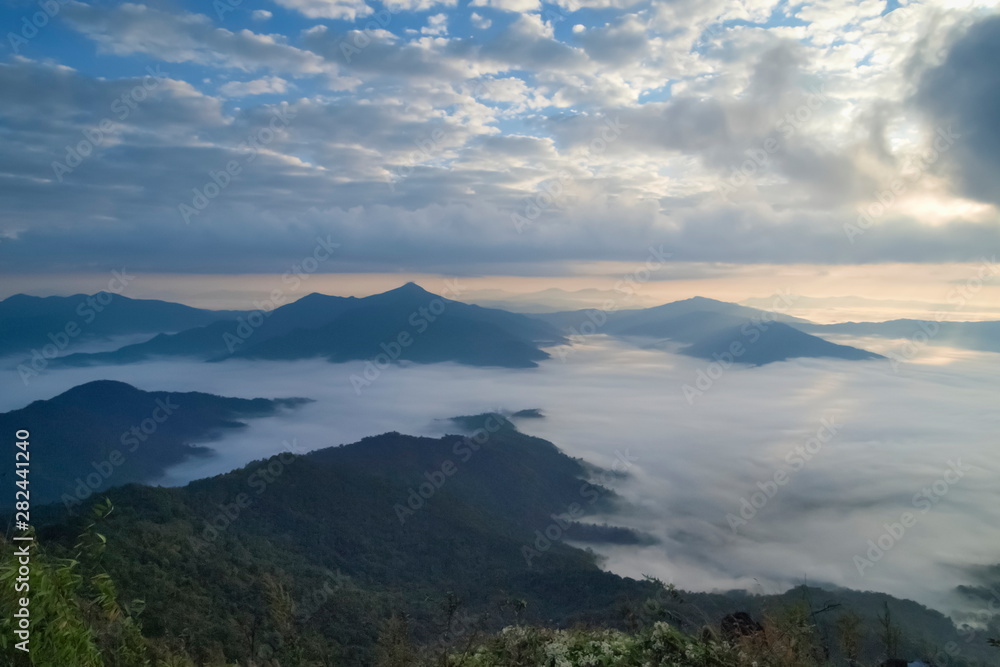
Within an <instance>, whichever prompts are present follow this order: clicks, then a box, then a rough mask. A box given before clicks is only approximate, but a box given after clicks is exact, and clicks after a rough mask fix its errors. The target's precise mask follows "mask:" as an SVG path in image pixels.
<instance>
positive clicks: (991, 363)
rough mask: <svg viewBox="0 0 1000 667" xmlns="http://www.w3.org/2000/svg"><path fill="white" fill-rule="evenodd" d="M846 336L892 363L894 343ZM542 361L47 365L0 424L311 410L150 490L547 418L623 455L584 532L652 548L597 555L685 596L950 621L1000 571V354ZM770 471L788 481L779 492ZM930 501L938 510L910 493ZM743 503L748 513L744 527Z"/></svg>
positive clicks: (580, 354) (585, 442) (565, 353)
mask: <svg viewBox="0 0 1000 667" xmlns="http://www.w3.org/2000/svg"><path fill="white" fill-rule="evenodd" d="M838 342H848V341H846V340H838ZM853 342H855V344H858V345H862V346H866V347H867V348H868V349H873V350H874V351H878V352H883V353H884V352H887V351H892V350H893V349H894V346H895V345H898V342H893V341H885V340H876V339H873V340H865V341H853ZM552 352H553V358H552V359H550V360H548V361H546V362H543V363H542V364H541V366H540V367H539V368H535V369H528V370H508V369H495V368H489V369H484V368H473V367H467V366H460V365H456V364H450V363H449V364H434V365H413V364H404V365H399V366H392V367H390V368H387V369H385V370H383V371H381V373H380V375H379V376H378V377H377V378H376V379H375V380H374V381H372V382H371V384H370V385H367V386H364V387H362V388H361V390H360V391H358V389H357V388H356V386H355V385H352V382H351V376H352V375H360V374H361V373H363V370H364V362H352V363H345V364H329V363H326V362H323V361H318V360H314V361H296V362H245V361H234V362H224V363H215V364H207V363H198V362H194V361H177V360H169V361H154V362H148V363H143V364H137V365H128V366H106V367H88V368H66V369H53V370H48V371H46V372H44V373H42V374H41V375H40V376H39V377H37V378H33V379H32V380H31V382H30V384H29V385H27V386H24V385H23V384H21V383H20V382H18V383H17V384H16V385H15V386H16V387H17V389H16V390H15V391H12V392H8V393H6V394H4V395H3V396H2V397H0V411H7V410H11V409H16V408H19V407H23V406H24V405H27V404H28V403H29V402H31V401H32V400H36V399H42V398H50V397H52V396H55V395H57V394H59V393H61V392H62V391H65V390H67V389H69V388H71V387H73V386H76V385H79V384H82V383H84V382H88V381H90V380H95V379H113V380H121V381H124V382H128V383H130V384H132V385H134V386H136V387H138V388H140V389H144V390H149V391H203V392H209V393H214V394H220V395H224V396H238V397H246V398H251V397H257V396H263V397H268V398H277V397H291V396H302V397H307V398H311V399H314V401H315V402H313V403H310V404H308V405H305V406H303V407H301V408H298V409H295V410H290V411H283V412H281V413H280V414H278V415H276V416H274V417H268V418H264V419H255V420H252V421H250V422H249V424H250V425H249V427H248V428H247V429H244V430H241V431H240V432H234V433H231V434H229V435H226V436H225V437H224V438H223V439H221V440H219V441H216V442H213V443H211V446H212V447H213V448H214V449H215V451H216V454H215V455H214V456H211V457H209V458H204V459H194V460H190V461H188V462H185V463H184V464H181V465H179V466H177V467H175V468H173V469H171V470H170V471H168V474H167V475H166V476H165V477H164V478H163V479H162V480H160V483H161V484H163V485H178V484H183V483H185V482H187V481H190V480H191V479H196V478H201V477H206V476H211V475H215V474H219V473H222V472H227V471H229V470H232V469H233V468H236V467H239V466H241V465H244V464H246V463H247V462H249V461H252V460H255V459H260V458H264V457H267V456H270V455H272V454H275V453H278V452H280V451H283V450H287V449H292V450H293V451H300V452H301V451H308V450H312V449H317V448H322V447H329V446H335V445H340V444H345V443H350V442H354V441H357V440H359V439H360V438H362V437H364V436H367V435H372V434H377V433H383V432H386V431H400V432H403V433H410V434H417V435H440V434H443V433H447V432H455V431H456V429H455V427H454V426H453V425H451V424H450V423H449V422H448V421H447V418H448V417H451V416H455V415H462V414H473V413H479V412H484V411H494V410H511V411H513V410H519V409H524V408H540V409H541V410H542V411H543V412H544V414H545V419H531V420H521V421H519V424H518V425H519V427H520V428H521V429H522V430H524V431H525V432H528V433H530V434H532V435H537V436H540V437H543V438H546V439H548V440H551V441H552V442H554V443H555V444H556V445H558V446H559V447H560V448H561V449H563V450H564V451H565V452H567V453H568V454H570V455H572V456H578V457H581V458H583V459H585V460H587V461H589V462H591V463H593V464H595V465H597V466H601V467H604V468H611V467H613V466H614V464H615V461H616V459H617V460H621V456H623V455H624V456H625V457H627V458H628V460H630V461H632V464H631V465H630V466H629V468H628V475H627V476H626V477H624V478H622V479H620V480H617V481H616V482H615V483H614V487H615V489H616V491H617V492H618V493H619V494H620V495H622V497H623V498H624V499H625V500H626V501H627V504H628V508H627V509H626V510H625V511H623V512H622V513H620V514H618V515H616V516H611V517H595V518H594V520H601V521H603V520H607V521H608V522H611V523H616V524H618V525H626V526H630V527H634V528H636V529H638V530H641V531H644V532H646V533H649V534H651V535H653V536H654V537H656V538H657V540H658V542H657V543H656V544H654V545H651V546H643V547H636V546H627V547H626V546H609V545H596V546H594V547H593V548H594V549H595V550H596V551H597V552H598V553H600V554H601V555H603V556H605V557H606V561H605V567H607V568H608V569H610V570H612V571H615V572H618V573H620V574H623V575H628V576H635V577H638V576H640V575H641V574H653V575H657V576H659V577H661V578H662V579H664V580H667V581H671V582H673V583H674V584H676V585H677V586H678V587H680V588H683V589H689V590H725V589H729V588H737V587H739V588H747V589H750V590H754V591H761V592H775V591H780V590H784V589H786V588H788V587H790V586H793V585H795V584H798V583H802V582H803V581H806V582H809V583H818V584H831V585H841V586H846V587H850V588H855V589H861V590H878V591H884V592H887V593H891V594H893V595H896V596H900V597H905V598H910V599H915V600H917V601H919V602H922V603H924V604H928V605H930V606H934V607H936V608H939V609H941V610H942V611H946V612H949V611H953V610H954V609H955V608H956V607H955V605H957V604H958V601H957V599H956V598H954V597H953V596H952V595H951V591H952V589H953V588H954V587H955V586H956V585H959V584H968V583H973V580H972V579H971V575H970V573H969V572H970V568H974V567H976V566H983V565H990V564H994V563H997V562H1000V548H998V547H997V545H1000V502H998V500H1000V488H998V487H997V485H996V479H997V475H998V472H1000V470H998V468H1000V463H998V461H1000V459H998V456H997V433H998V431H1000V429H998V428H997V427H998V426H1000V412H998V411H997V410H996V406H997V404H998V399H1000V386H998V385H997V383H996V377H997V374H998V373H1000V355H996V354H988V353H971V352H968V351H962V350H954V349H950V348H943V347H928V348H926V349H922V350H921V351H920V354H919V355H918V356H917V357H915V358H914V359H913V360H912V361H911V362H908V363H904V364H901V365H899V366H898V367H896V368H894V367H893V365H892V364H890V362H889V361H887V360H879V361H866V362H850V361H836V360H820V359H808V360H794V361H790V362H782V363H775V364H770V365H767V366H764V367H757V368H749V367H745V366H732V367H729V368H725V369H723V368H722V367H721V366H719V365H715V366H713V365H711V364H709V362H706V361H704V360H698V359H692V358H689V357H685V356H682V355H678V354H675V353H670V352H668V351H665V350H663V349H657V348H655V347H649V348H645V349H644V348H643V347H642V346H637V345H635V344H632V343H624V342H621V341H617V340H614V339H611V338H608V337H604V336H592V337H589V338H587V339H585V340H582V341H577V342H576V343H575V344H574V345H573V346H571V347H569V348H562V349H559V350H552ZM4 372H10V373H13V371H10V370H5V371H4ZM699 378H701V381H700V383H699ZM706 379H707V380H708V381H707V382H706ZM685 385H687V386H688V391H687V392H685V389H684V388H685ZM692 388H693V389H695V390H697V392H692V391H691V389H692ZM181 409H183V406H182V407H181ZM824 425H826V429H827V430H826V431H823V430H822V429H823V427H824ZM830 425H832V428H831V427H830ZM821 435H822V436H823V437H822V438H820V437H819V436H821ZM811 439H812V443H811V444H810V440H811ZM817 444H818V445H819V446H818V447H817ZM802 447H806V448H807V449H806V450H805V451H806V452H809V448H811V449H812V450H815V452H814V453H811V454H810V455H809V456H808V459H807V460H806V457H804V456H801V455H799V454H796V451H799V452H801V451H802V450H801V448H802ZM797 448H800V449H798V450H797ZM790 461H797V463H794V464H793V463H791V462H790ZM956 466H958V469H959V470H961V472H962V474H961V475H960V476H957V477H956V474H955V473H951V474H949V475H947V478H950V479H951V480H952V481H951V482H946V486H944V487H943V486H942V483H941V482H940V480H942V479H946V472H947V471H948V470H954V469H956ZM780 471H784V475H781V474H780ZM776 473H779V477H778V478H780V479H784V480H785V481H784V482H783V483H781V484H780V485H779V484H777V483H775V486H773V487H772V486H771V485H770V484H769V482H772V481H773V480H775V479H776V477H775V475H776ZM936 482H937V483H938V484H937V487H934V484H935V483H936ZM935 488H936V490H937V491H940V490H941V489H942V488H944V493H941V494H938V493H936V492H935ZM924 489H928V490H930V492H931V494H932V495H931V496H923V497H924V498H928V499H929V500H930V503H929V504H930V507H929V508H927V505H928V501H927V500H922V501H918V500H916V499H915V496H917V494H921V493H922V491H923V490H924ZM758 492H759V493H758ZM753 494H757V495H756V496H754V495H753ZM762 499H766V502H763V503H761V500H762ZM744 501H746V502H747V503H750V504H751V505H753V504H756V505H759V507H753V510H754V511H753V512H752V516H750V517H749V518H747V515H748V514H751V512H750V511H748V510H747V509H746V504H745V503H744ZM751 501H753V502H751ZM741 509H743V514H741ZM387 511H391V508H387ZM904 512H909V513H911V514H912V515H913V516H914V518H915V523H914V524H913V525H911V526H909V527H906V528H905V533H904V534H902V535H901V536H899V537H896V536H894V535H893V536H891V537H892V540H891V542H892V544H891V546H890V547H889V548H888V549H885V550H883V551H884V553H883V554H882V556H881V557H880V558H879V559H878V560H877V562H876V561H875V560H874V559H870V560H871V566H863V567H859V563H858V560H857V558H856V557H861V558H864V559H869V555H870V554H869V553H868V552H869V551H870V543H869V540H872V541H873V542H875V543H878V540H879V538H880V537H882V536H883V534H884V533H886V532H887V527H886V526H887V525H888V526H889V527H890V528H892V524H894V523H896V522H899V521H900V520H901V515H902V514H903V513H904ZM734 517H738V518H739V520H737V521H734V520H733V518H734ZM740 521H742V523H741V522H740ZM539 528H544V527H539ZM567 537H568V539H570V540H572V537H573V536H572V533H571V531H569V532H568V533H567ZM889 542H890V540H889V539H887V538H884V537H883V538H882V543H883V545H884V544H888V543H889ZM543 557H544V556H543ZM862 565H863V563H862Z"/></svg>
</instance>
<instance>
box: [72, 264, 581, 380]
mask: <svg viewBox="0 0 1000 667" xmlns="http://www.w3.org/2000/svg"><path fill="white" fill-rule="evenodd" d="M562 340H563V338H562V337H561V335H560V334H559V332H558V331H557V330H556V329H555V328H554V327H552V326H551V325H549V324H546V323H544V322H540V321H538V320H535V319H532V318H530V317H528V316H526V315H521V314H517V313H509V312H506V311H503V310H496V309H492V308H482V307H480V306H474V305H469V304H464V303H461V302H459V301H453V300H450V299H445V298H443V297H440V296H437V295H435V294H432V293H431V292H428V291H426V290H424V289H423V288H421V287H420V286H418V285H416V284H414V283H407V284H406V285H403V286H402V287H399V288H396V289H394V290H390V291H388V292H384V293H382V294H375V295H373V296H369V297H365V298H355V297H346V298H345V297H336V296H326V295H322V294H310V295H308V296H306V297H303V298H302V299H300V300H298V301H296V302H294V303H290V304H288V305H285V306H281V307H279V308H277V309H275V310H274V311H272V312H270V313H267V314H260V313H258V314H256V315H254V316H253V317H251V316H246V317H242V316H241V317H239V318H238V319H237V320H235V321H228V322H216V323H213V324H210V325H208V326H203V327H197V328H193V329H189V330H187V331H182V332H180V333H176V334H163V335H160V336H156V337H155V338H153V339H152V340H149V341H146V342H144V343H140V344H137V345H129V346H126V347H123V348H121V349H119V350H116V351H114V352H105V353H99V354H76V355H71V356H69V357H67V358H65V359H62V360H60V361H61V362H62V363H64V364H69V365H83V364H93V363H131V362H136V361H142V360H144V359H150V358H154V357H158V356H189V357H195V358H199V359H202V360H205V361H224V360H226V359H231V358H249V359H283V360H292V359H308V358H323V359H326V360H328V361H334V362H339V361H350V360H358V359H372V358H375V357H376V356H377V355H380V354H384V355H386V357H387V358H388V359H389V360H390V361H396V360H406V361H412V362H417V363H434V362H442V361H454V362H458V363H463V364H469V365H475V366H504V367H510V368H528V367H532V366H535V365H537V362H538V361H541V360H543V359H546V358H548V354H546V353H545V352H543V351H542V350H541V349H539V345H541V344H546V343H558V342H562Z"/></svg>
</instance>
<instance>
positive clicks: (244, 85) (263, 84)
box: [219, 76, 288, 97]
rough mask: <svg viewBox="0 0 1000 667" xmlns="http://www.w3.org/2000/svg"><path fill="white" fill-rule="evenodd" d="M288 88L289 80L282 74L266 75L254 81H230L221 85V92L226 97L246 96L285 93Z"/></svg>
mask: <svg viewBox="0 0 1000 667" xmlns="http://www.w3.org/2000/svg"><path fill="white" fill-rule="evenodd" d="M287 90H288V82H287V81H285V80H284V79H282V78H281V77H280V76H266V77H264V78H263V79H254V80H253V81H229V82H227V83H225V84H223V85H221V86H219V92H220V93H222V94H223V95H225V96H226V97H245V96H247V95H264V94H268V93H279V94H280V93H284V92H286V91H287Z"/></svg>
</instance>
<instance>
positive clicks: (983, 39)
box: [917, 16, 1000, 203]
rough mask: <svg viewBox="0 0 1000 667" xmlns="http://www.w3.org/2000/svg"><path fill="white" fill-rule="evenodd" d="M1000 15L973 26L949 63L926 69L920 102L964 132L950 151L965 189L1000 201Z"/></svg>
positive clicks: (978, 196)
mask: <svg viewBox="0 0 1000 667" xmlns="http://www.w3.org/2000/svg"><path fill="white" fill-rule="evenodd" d="M998 63H1000V16H992V17H990V18H987V19H983V20H982V21H979V22H978V23H976V24H974V25H973V26H972V27H970V28H969V30H968V32H967V33H966V34H965V35H964V36H963V37H962V38H961V39H959V40H958V41H957V42H956V43H955V44H954V45H953V46H952V47H951V50H950V51H949V52H948V56H947V58H946V59H945V61H944V63H942V64H941V65H940V66H938V67H935V68H933V69H931V70H929V71H927V72H926V74H924V76H923V78H922V80H921V81H920V88H919V92H918V94H917V101H918V103H919V104H920V105H921V106H922V107H923V108H924V109H926V110H927V111H928V112H929V113H930V114H931V116H932V117H933V118H934V120H935V121H936V122H937V123H939V124H942V125H949V126H953V128H954V131H955V133H957V134H958V135H959V139H958V140H957V142H956V150H955V151H954V153H953V154H951V155H949V158H950V160H951V161H952V164H953V166H954V167H955V169H956V170H957V172H958V175H959V180H960V183H961V185H962V186H963V189H964V190H965V192H966V193H967V194H968V195H969V196H971V197H974V198H976V199H979V200H981V201H986V202H992V203H998V202H1000V189H998V188H997V183H998V182H1000V67H998Z"/></svg>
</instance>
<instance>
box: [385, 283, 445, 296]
mask: <svg viewBox="0 0 1000 667" xmlns="http://www.w3.org/2000/svg"><path fill="white" fill-rule="evenodd" d="M382 294H383V295H385V294H399V295H401V296H427V297H436V296H437V295H436V294H433V293H432V292H428V291H427V290H425V289H424V288H423V287H421V286H420V285H418V284H416V283H415V282H412V281H410V282H408V283H406V284H405V285H400V286H399V287H397V288H395V289H391V290H388V291H386V292H383V293H382Z"/></svg>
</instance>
